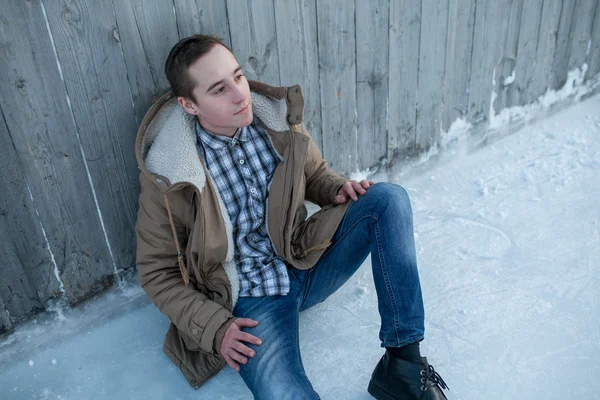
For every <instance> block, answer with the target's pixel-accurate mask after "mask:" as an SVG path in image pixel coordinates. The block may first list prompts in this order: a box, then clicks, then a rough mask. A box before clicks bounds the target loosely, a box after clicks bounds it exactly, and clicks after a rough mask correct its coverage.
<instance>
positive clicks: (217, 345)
mask: <svg viewBox="0 0 600 400" xmlns="http://www.w3.org/2000/svg"><path fill="white" fill-rule="evenodd" d="M235 320H236V318H235V317H231V318H229V319H228V320H227V321H225V322H224V323H223V325H221V327H220V328H219V329H217V332H216V333H215V339H214V341H213V351H214V352H215V353H217V354H219V355H221V343H223V338H224V337H225V333H226V332H227V329H229V327H230V326H231V324H232V323H233V322H234V321H235Z"/></svg>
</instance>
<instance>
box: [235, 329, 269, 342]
mask: <svg viewBox="0 0 600 400" xmlns="http://www.w3.org/2000/svg"><path fill="white" fill-rule="evenodd" d="M235 339H236V340H239V341H242V342H248V343H252V344H257V345H261V344H262V340H260V339H259V338H257V337H256V336H254V335H251V334H249V333H247V332H242V331H240V332H238V333H237V334H236V335H235Z"/></svg>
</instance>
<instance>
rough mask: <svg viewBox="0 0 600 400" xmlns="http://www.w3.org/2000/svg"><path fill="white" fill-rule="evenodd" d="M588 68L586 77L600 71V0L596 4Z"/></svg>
mask: <svg viewBox="0 0 600 400" xmlns="http://www.w3.org/2000/svg"><path fill="white" fill-rule="evenodd" d="M588 66H589V68H588V70H587V71H586V74H585V78H586V79H588V78H591V77H593V76H595V75H596V74H597V73H598V72H600V2H598V5H597V6H596V16H595V17H594V28H593V30H592V48H591V49H590V55H589V57H588Z"/></svg>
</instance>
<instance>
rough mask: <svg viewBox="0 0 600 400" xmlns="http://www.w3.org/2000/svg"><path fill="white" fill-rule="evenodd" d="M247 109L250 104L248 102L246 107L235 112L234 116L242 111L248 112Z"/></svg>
mask: <svg viewBox="0 0 600 400" xmlns="http://www.w3.org/2000/svg"><path fill="white" fill-rule="evenodd" d="M248 107H250V102H248V104H246V107H244V108H242V109H241V110H240V111H238V112H236V114H241V113H243V112H244V111H246V110H248Z"/></svg>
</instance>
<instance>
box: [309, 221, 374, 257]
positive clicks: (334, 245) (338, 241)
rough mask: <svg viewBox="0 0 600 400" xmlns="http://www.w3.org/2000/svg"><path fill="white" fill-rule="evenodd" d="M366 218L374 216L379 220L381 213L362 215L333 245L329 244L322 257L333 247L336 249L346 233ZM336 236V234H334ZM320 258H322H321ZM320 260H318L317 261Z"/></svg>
mask: <svg viewBox="0 0 600 400" xmlns="http://www.w3.org/2000/svg"><path fill="white" fill-rule="evenodd" d="M366 218H373V219H374V220H375V221H377V220H378V219H379V215H378V214H377V213H369V214H367V215H364V216H363V217H361V218H360V219H359V220H358V221H356V222H355V223H354V224H352V226H350V227H349V228H348V229H347V230H346V231H345V232H344V233H343V234H342V236H340V237H339V238H337V240H336V241H335V242H334V243H333V245H331V246H329V247H328V248H327V250H325V252H324V253H323V255H321V258H323V257H325V256H326V255H327V254H328V253H329V252H330V251H332V250H333V249H335V247H336V246H337V245H338V243H340V242H341V241H342V239H343V238H345V237H346V235H348V234H349V233H350V231H351V230H352V229H354V227H355V226H356V225H358V224H359V223H360V222H362V220H363V219H366ZM334 236H335V235H334ZM319 260H320V259H319ZM317 262H318V261H317Z"/></svg>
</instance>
